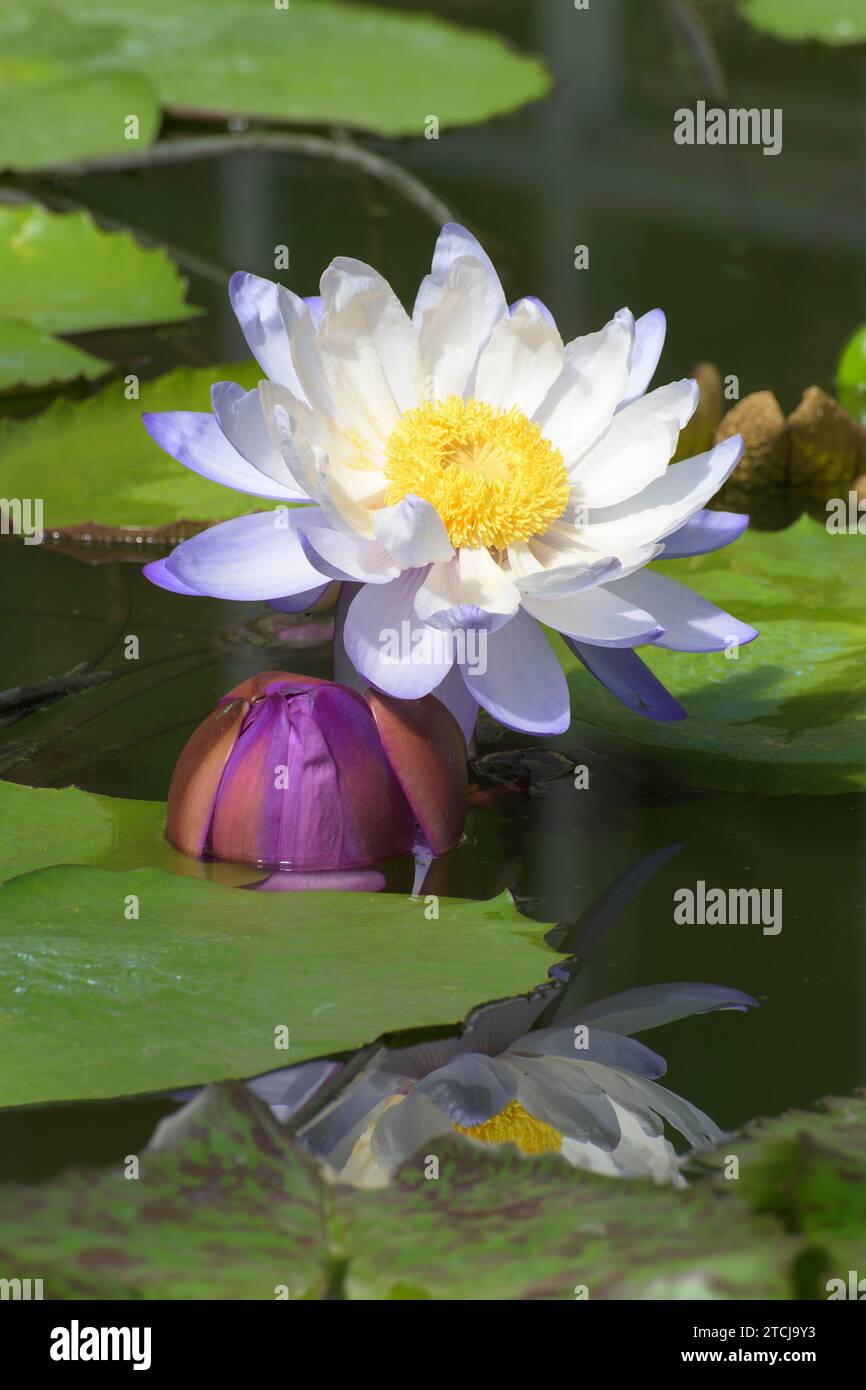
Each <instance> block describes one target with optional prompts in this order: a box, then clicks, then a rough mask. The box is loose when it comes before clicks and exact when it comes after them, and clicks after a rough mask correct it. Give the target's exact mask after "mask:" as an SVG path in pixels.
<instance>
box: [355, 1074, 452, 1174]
mask: <svg viewBox="0 0 866 1390" xmlns="http://www.w3.org/2000/svg"><path fill="white" fill-rule="evenodd" d="M452 1129H453V1125H452V1124H451V1123H450V1121H449V1120H447V1119H446V1118H445V1116H444V1115H443V1114H442V1111H441V1110H439V1109H438V1107H437V1106H435V1105H434V1104H433V1102H432V1101H431V1100H428V1098H427V1097H426V1096H424V1095H420V1094H419V1093H418V1091H417V1089H416V1090H414V1091H412V1092H411V1094H410V1095H408V1096H407V1097H406V1098H405V1100H401V1101H397V1102H396V1103H395V1104H393V1105H390V1106H388V1107H387V1109H385V1110H384V1111H383V1112H382V1115H381V1118H380V1119H379V1120H378V1121H377V1123H376V1125H375V1127H374V1129H373V1133H372V1136H371V1141H370V1143H371V1148H372V1152H373V1158H374V1159H375V1161H376V1162H377V1163H379V1164H381V1166H382V1167H383V1168H385V1169H387V1170H388V1171H389V1172H392V1171H393V1170H394V1169H395V1168H399V1167H400V1165H401V1164H403V1163H405V1162H406V1160H407V1159H409V1158H411V1157H412V1156H413V1154H416V1153H418V1152H419V1150H421V1149H425V1148H426V1147H427V1145H428V1144H429V1143H430V1141H431V1140H432V1139H438V1138H439V1137H440V1135H443V1134H448V1133H449V1132H450V1131H451V1130H452Z"/></svg>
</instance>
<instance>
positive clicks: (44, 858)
mask: <svg viewBox="0 0 866 1390" xmlns="http://www.w3.org/2000/svg"><path fill="white" fill-rule="evenodd" d="M0 824H2V825H3V827H4V833H3V835H2V837H0V883H2V882H4V881H5V880H6V879H8V878H14V877H16V876H17V875H18V874H27V873H30V872H31V870H33V869H44V868H47V867H49V866H51V865H53V864H99V865H103V866H118V867H121V866H122V867H124V868H126V867H139V866H142V865H145V866H150V867H153V866H155V865H160V866H165V867H168V865H167V863H166V860H167V858H168V856H172V857H173V858H174V859H176V860H181V861H183V862H185V863H190V862H194V861H189V860H185V859H184V856H183V855H179V854H177V853H176V851H174V850H172V849H171V847H170V846H169V845H168V844H166V842H165V840H164V839H163V835H162V828H163V825H164V824H165V804H164V802H161V801H132V800H129V799H127V798H126V797H114V796H97V795H96V794H95V793H93V792H84V791H79V789H78V788H77V787H65V788H64V789H63V790H62V791H54V790H53V789H51V788H49V787H25V786H19V785H18V784H17V783H15V782H0Z"/></svg>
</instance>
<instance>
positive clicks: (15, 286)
mask: <svg viewBox="0 0 866 1390" xmlns="http://www.w3.org/2000/svg"><path fill="white" fill-rule="evenodd" d="M0 282H2V284H3V313H4V315H5V316H7V317H8V318H12V319H21V320H23V321H24V322H26V323H30V324H33V326H34V327H36V328H41V329H43V330H44V331H45V332H48V333H84V332H86V331H88V330H90V329H93V328H118V327H125V326H128V325H131V324H154V323H173V322H175V321H177V320H179V319H186V318H189V317H190V316H191V315H193V314H196V313H198V312H199V311H198V310H197V309H194V308H192V307H191V306H190V305H189V304H187V303H186V301H185V297H184V296H185V292H186V281H185V280H184V279H183V278H182V276H180V275H179V274H178V272H177V270H176V269H175V267H174V265H173V264H172V262H171V261H170V260H169V258H168V256H167V255H166V254H165V252H164V251H162V250H160V249H158V248H151V249H147V248H146V247H144V246H141V245H139V243H138V242H137V241H136V240H135V238H134V237H132V236H130V234H129V233H128V232H104V231H102V229H101V228H100V227H98V226H97V225H96V223H95V222H94V220H93V218H92V217H91V216H90V215H89V213H86V212H65V213H56V212H49V211H48V210H47V209H46V208H43V207H40V206H39V205H38V204H37V203H27V204H20V205H19V204H16V205H0Z"/></svg>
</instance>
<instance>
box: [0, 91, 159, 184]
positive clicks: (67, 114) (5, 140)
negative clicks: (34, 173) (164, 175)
mask: <svg viewBox="0 0 866 1390" xmlns="http://www.w3.org/2000/svg"><path fill="white" fill-rule="evenodd" d="M130 116H132V117H134V118H135V121H136V122H137V124H136V125H135V126H133V125H132V124H131V123H128V118H129V117H130ZM160 119H161V117H160V110H159V102H158V100H157V97H156V93H155V92H154V90H153V88H152V86H151V84H150V82H149V81H148V80H147V78H145V77H143V76H142V75H141V74H140V73H137V72H105V73H98V72H94V73H88V74H87V75H85V76H79V75H77V74H76V73H75V72H74V71H72V70H70V72H69V73H68V74H67V73H65V72H64V71H63V69H62V68H61V69H60V73H59V75H58V76H57V77H56V78H54V80H51V81H47V82H46V81H33V80H25V81H20V80H19V81H15V80H10V75H9V72H8V70H5V69H0V169H38V168H40V167H41V166H44V165H57V164H65V163H72V162H78V161H79V160H86V159H93V158H98V157H100V156H105V155H116V154H124V153H126V152H128V151H129V150H130V149H134V150H135V149H138V150H140V149H146V148H147V146H148V145H152V144H153V142H154V140H155V139H156V137H157V135H158V133H159V125H160ZM127 131H129V132H131V133H134V138H129V136H128V135H127V133H126V132H127Z"/></svg>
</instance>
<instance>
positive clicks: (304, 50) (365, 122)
mask: <svg viewBox="0 0 866 1390" xmlns="http://www.w3.org/2000/svg"><path fill="white" fill-rule="evenodd" d="M4 9H5V11H6V12H7V18H6V20H5V23H6V25H8V26H9V27H10V28H11V29H12V30H13V31H17V30H18V29H19V28H20V25H21V23H22V22H23V16H24V15H25V14H27V15H33V14H34V12H35V15H36V16H37V18H38V25H37V28H36V31H35V32H36V33H37V34H38V33H41V32H42V30H43V29H44V28H50V26H51V25H52V24H53V23H54V21H55V18H56V17H57V15H58V13H59V12H61V11H62V14H63V15H64V16H67V17H69V18H71V19H73V20H75V21H78V22H79V23H80V25H81V26H88V25H96V26H99V27H101V28H102V29H103V30H105V27H106V26H113V28H112V40H113V41H110V42H106V43H104V44H103V47H102V49H101V51H100V52H99V54H98V55H94V56H91V55H90V54H89V53H87V52H85V53H83V54H82V57H81V64H82V65H83V66H84V67H86V68H87V67H89V68H92V69H96V68H98V69H100V70H105V69H112V68H122V69H128V68H134V69H136V70H139V71H140V72H142V73H144V74H145V76H147V77H148V78H149V79H150V80H151V81H152V82H153V85H154V87H155V88H156V90H157V92H158V94H159V97H160V100H161V101H162V103H163V105H164V106H167V107H168V108H170V109H172V110H174V111H179V112H183V113H188V114H192V115H195V116H218V117H223V116H224V115H226V114H234V115H245V116H250V117H257V118H264V119H268V120H275V121H293V122H296V123H301V124H311V123H318V124H325V125H338V126H344V127H352V128H356V129H361V130H372V131H377V132H379V133H381V134H386V135H423V134H424V131H425V122H426V121H427V120H428V119H429V118H430V117H431V116H433V117H435V118H436V119H437V120H438V122H439V124H440V127H446V126H453V125H461V124H464V123H467V122H473V121H483V120H486V119H488V118H489V117H490V116H495V115H498V114H500V113H501V112H503V111H511V110H513V109H514V108H515V107H518V106H521V105H523V104H524V103H525V102H528V101H532V100H535V99H536V98H538V97H541V96H543V95H544V94H545V93H546V91H547V90H548V87H549V78H548V76H547V73H546V71H545V69H544V67H543V65H542V64H541V63H540V62H539V61H538V59H536V58H530V57H526V56H523V55H521V54H518V53H515V52H514V51H513V50H512V49H511V48H510V47H509V46H508V45H507V44H506V43H504V42H503V41H502V39H500V38H499V37H498V36H495V35H492V34H487V33H481V32H478V31H476V30H471V29H467V28H464V27H463V26H457V25H453V24H449V23H447V22H445V21H443V20H440V19H436V18H432V17H430V16H427V15H414V14H403V13H400V12H399V11H395V10H386V9H376V8H374V7H371V6H366V5H355V4H353V5H343V4H334V3H324V2H322V3H320V0H292V3H291V5H290V6H289V5H287V6H285V7H279V8H278V7H277V6H275V5H272V4H267V5H262V4H260V3H259V0H184V4H183V5H182V6H178V5H177V3H176V0H150V3H149V4H148V5H147V6H144V7H139V8H137V9H136V10H135V12H134V13H131V14H130V15H128V16H127V15H125V14H124V12H123V10H122V9H120V8H118V6H117V5H116V4H115V3H114V0H62V4H61V0H7V3H6V5H5V6H4ZM2 36H3V21H0V38H2ZM38 56H39V49H38V43H36V44H34V57H38ZM383 74H387V80H383Z"/></svg>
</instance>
